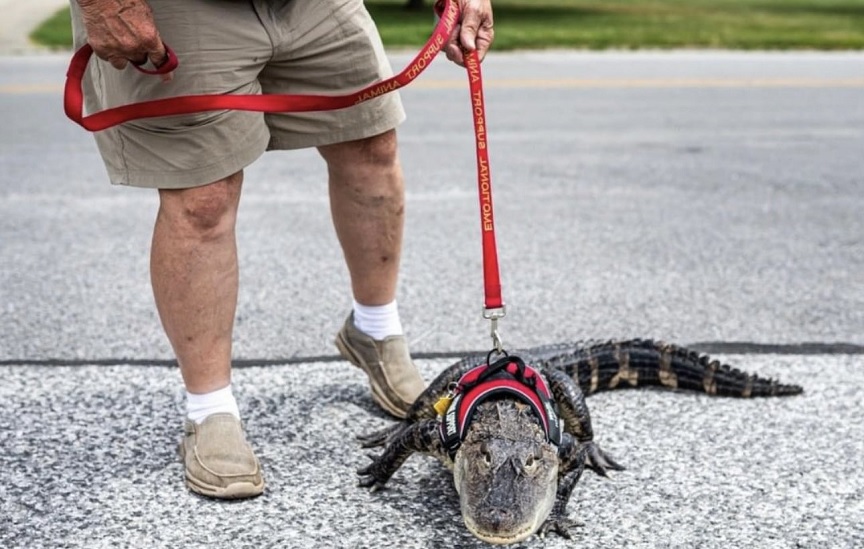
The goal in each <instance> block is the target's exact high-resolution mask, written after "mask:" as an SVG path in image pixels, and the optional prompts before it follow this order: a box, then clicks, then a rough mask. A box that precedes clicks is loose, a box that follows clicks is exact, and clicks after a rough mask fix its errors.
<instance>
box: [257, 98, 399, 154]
mask: <svg viewBox="0 0 864 549" xmlns="http://www.w3.org/2000/svg"><path fill="white" fill-rule="evenodd" d="M405 118H406V117H405V112H404V111H403V110H402V108H401V107H400V108H398V109H394V112H393V113H392V114H390V115H389V116H386V117H381V118H379V119H378V120H377V121H376V123H374V124H366V125H363V126H356V127H353V128H346V129H343V130H339V131H335V132H328V133H321V134H296V133H295V134H289V133H287V132H286V134H284V135H279V136H271V138H270V143H269V145H268V146H267V150H268V151H287V150H296V149H307V148H310V147H323V146H325V145H334V144H336V143H346V142H348V141H356V140H358V139H366V138H369V137H375V136H376V135H381V134H382V133H385V132H387V131H390V130H393V129H395V128H397V127H398V126H399V125H400V124H402V122H404V121H405ZM273 131H274V129H273V128H271V133H272V132H273Z"/></svg>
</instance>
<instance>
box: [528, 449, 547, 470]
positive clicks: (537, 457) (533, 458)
mask: <svg viewBox="0 0 864 549" xmlns="http://www.w3.org/2000/svg"><path fill="white" fill-rule="evenodd" d="M542 459H543V454H542V453H540V452H539V451H537V452H534V453H533V454H531V455H530V456H528V457H527V458H525V469H533V468H534V466H536V465H538V464H539V462H540V461H541V460H542Z"/></svg>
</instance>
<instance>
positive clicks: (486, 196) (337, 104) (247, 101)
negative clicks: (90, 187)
mask: <svg viewBox="0 0 864 549" xmlns="http://www.w3.org/2000/svg"><path fill="white" fill-rule="evenodd" d="M435 11H436V12H437V13H438V16H439V18H440V19H439V21H438V24H437V25H436V26H435V30H434V32H433V33H432V36H431V37H430V38H429V40H428V41H427V42H426V44H425V45H424V46H423V48H422V49H421V50H420V53H418V54H417V56H416V57H415V58H414V60H413V61H412V62H411V63H410V64H409V65H408V66H407V67H406V68H405V69H404V70H403V71H402V72H400V73H399V74H397V75H395V76H393V77H392V78H388V79H386V80H382V81H381V82H377V83H375V84H372V85H370V86H367V87H366V88H363V89H362V90H359V91H356V92H353V93H349V94H347V95H338V96H332V95H289V94H270V95H184V96H179V97H169V98H165V99H157V100H153V101H143V102H141V103H135V104H131V105H123V106H120V107H114V108H110V109H106V110H103V111H100V112H97V113H94V114H91V115H89V116H84V115H83V108H84V93H83V89H82V80H83V78H84V73H85V71H86V70H87V64H88V63H89V62H90V58H91V57H92V55H93V49H92V48H91V47H90V45H89V44H85V45H84V46H83V47H82V48H81V49H79V50H78V51H77V52H75V55H74V56H73V57H72V61H71V63H70V64H69V70H68V71H67V73H66V87H65V92H64V98H63V105H64V109H65V111H66V116H68V117H69V118H70V119H72V121H74V122H76V123H77V124H79V125H80V126H82V127H83V128H84V129H86V130H89V131H91V132H96V131H100V130H104V129H107V128H110V127H112V126H116V125H118V124H122V123H124V122H129V121H131V120H138V119H141V118H151V117H157V116H171V115H178V114H190V113H196V112H203V111H213V110H243V111H255V112H307V111H325V110H335V109H343V108H345V107H350V106H352V105H356V104H358V103H362V102H364V101H368V100H370V99H373V98H375V97H378V96H380V95H383V94H385V93H389V92H391V91H394V90H398V89H399V88H402V87H404V86H406V85H408V84H410V83H411V82H413V81H414V79H416V78H417V77H418V76H419V75H420V73H422V72H423V71H424V70H425V69H426V67H428V66H429V65H430V64H431V63H432V60H433V59H435V56H436V55H437V54H438V53H439V52H440V51H441V48H442V47H443V46H444V44H445V43H446V42H447V40H448V38H449V37H450V35H451V34H452V32H453V29H454V28H455V27H456V24H457V22H458V20H459V6H458V5H457V4H456V3H455V1H454V0H438V2H436V4H435ZM166 52H167V55H168V58H167V60H166V62H165V63H164V64H163V65H162V66H160V67H158V68H157V69H156V70H145V69H141V68H140V67H136V68H138V69H139V70H140V71H141V72H144V73H146V74H164V73H166V72H171V71H173V70H174V69H176V68H177V67H178V66H179V60H178V59H177V56H176V55H175V54H174V52H173V51H172V50H171V49H170V48H168V47H167V45H166ZM465 66H466V67H467V71H468V80H469V83H470V91H471V107H472V113H473V117H474V136H475V139H476V145H477V182H478V191H479V195H480V220H481V229H482V235H483V282H484V287H485V310H484V313H483V316H484V317H485V318H488V319H490V320H491V321H492V341H493V344H494V346H495V350H497V351H498V352H503V347H502V345H501V340H500V338H499V336H498V319H500V318H502V317H503V316H504V312H505V311H504V301H503V299H502V298H501V282H500V279H499V272H498V252H497V249H496V244H495V224H494V218H493V214H492V180H491V176H490V171H489V151H488V147H487V141H486V112H485V111H486V106H485V102H484V99H483V77H482V74H481V72H480V59H479V56H478V54H477V52H476V51H471V52H467V53H466V54H465Z"/></svg>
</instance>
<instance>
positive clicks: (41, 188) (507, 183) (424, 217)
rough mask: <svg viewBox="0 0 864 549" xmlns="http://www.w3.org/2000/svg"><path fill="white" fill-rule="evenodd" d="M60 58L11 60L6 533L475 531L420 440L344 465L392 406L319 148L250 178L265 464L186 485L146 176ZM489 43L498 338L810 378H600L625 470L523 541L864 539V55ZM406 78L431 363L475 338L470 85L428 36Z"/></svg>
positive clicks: (417, 297) (3, 216)
mask: <svg viewBox="0 0 864 549" xmlns="http://www.w3.org/2000/svg"><path fill="white" fill-rule="evenodd" d="M67 60H68V54H56V55H44V56H35V57H0V376H2V382H0V546H2V547H28V548H29V547H116V546H128V547H145V546H146V547H177V546H186V547H198V546H201V547H203V546H220V545H221V546H231V547H275V546H279V547H330V546H332V547H372V546H384V547H390V546H397V545H398V546H404V547H433V546H434V547H438V546H440V545H442V544H444V545H449V546H453V547H480V546H482V544H480V543H479V542H475V541H474V540H473V538H471V537H470V536H469V535H468V534H467V533H466V531H465V529H464V527H463V526H462V525H461V524H460V523H459V516H458V509H457V506H456V503H455V493H454V490H453V488H452V482H451V481H450V479H449V478H448V476H447V473H446V471H444V470H443V469H442V468H441V467H440V466H438V465H437V464H436V463H434V462H433V461H431V460H428V459H425V458H420V457H417V458H413V459H411V460H409V462H408V463H407V464H406V466H405V467H404V468H403V469H402V470H400V472H399V473H398V474H397V475H396V477H395V478H394V479H393V482H392V486H391V488H390V489H389V490H387V491H384V492H381V493H376V494H368V493H367V492H366V491H364V490H361V489H360V488H357V487H356V485H355V480H354V473H353V471H354V470H355V469H356V468H357V467H358V466H360V465H361V464H363V463H364V462H365V459H366V458H365V457H364V455H363V452H362V451H361V450H360V449H359V448H358V447H357V445H356V444H355V443H354V442H353V440H352V439H353V436H354V435H355V434H356V433H358V432H363V431H366V430H369V429H373V428H376V427H378V426H381V425H384V424H386V423H387V422H388V421H389V420H388V419H386V418H385V417H384V416H383V415H381V414H380V413H379V412H377V411H376V409H375V408H374V406H373V404H372V402H371V399H370V398H369V396H368V394H367V389H366V386H365V383H364V379H363V377H362V374H361V373H360V372H359V371H358V370H356V369H354V368H352V367H350V366H348V365H347V364H346V363H345V362H343V361H340V360H338V359H337V358H336V356H335V349H334V348H333V345H332V337H333V335H334V334H335V332H336V331H337V330H338V328H339V326H340V324H341V322H342V320H343V319H344V316H345V314H346V313H347V312H348V307H349V306H350V295H349V294H348V279H347V273H346V270H345V268H344V266H343V263H342V260H341V252H340V251H339V248H338V244H337V242H336V239H335V234H334V232H333V229H332V227H331V224H330V220H329V209H328V205H327V193H326V173H325V169H324V166H323V164H322V162H321V161H320V159H319V158H318V157H317V155H316V153H314V152H313V151H300V152H293V153H270V154H267V155H265V156H264V157H263V158H262V159H260V160H259V161H258V162H257V163H256V164H255V165H254V166H252V167H251V168H250V169H249V170H248V172H247V177H246V181H247V182H246V184H245V187H244V191H243V192H244V196H243V199H242V203H241V212H240V222H239V228H238V243H239V246H240V261H241V284H242V288H241V293H240V304H239V308H238V319H237V327H236V333H235V351H236V352H235V355H236V357H237V364H238V369H237V371H236V375H235V381H236V383H235V385H236V391H237V394H238V396H239V400H240V406H241V410H242V411H243V414H244V418H245V420H246V423H247V427H248V431H249V435H250V438H251V439H252V441H253V444H254V445H255V446H256V448H257V449H258V451H259V453H260V456H261V459H262V462H263V465H264V467H265V474H266V480H267V481H268V489H267V491H266V493H265V495H264V496H263V497H261V498H258V499H256V500H254V501H250V502H241V503H214V502H211V501H207V500H204V499H201V498H198V497H196V496H193V495H191V494H189V493H187V492H186V491H185V489H184V488H183V486H182V483H181V476H182V469H181V466H180V463H179V460H178V458H177V456H176V442H177V440H178V439H179V432H180V426H181V415H182V399H181V387H180V379H179V375H178V373H177V370H176V369H175V368H173V367H172V366H170V361H171V354H170V349H169V346H168V344H167V342H166V340H165V338H164V335H163V334H162V332H161V329H160V327H159V324H158V319H157V317H156V314H155V311H154V308H153V304H152V297H151V292H150V288H149V282H148V267H147V263H148V252H149V238H150V231H151V228H152V222H153V216H154V213H155V208H156V205H157V204H156V197H155V193H153V192H150V191H142V190H136V189H126V188H115V187H112V186H110V185H109V184H108V182H107V180H106V177H105V175H104V171H103V168H102V164H101V161H100V160H99V158H98V154H97V152H96V149H95V146H94V144H93V142H92V138H91V137H90V136H89V135H87V133H86V132H85V131H84V130H81V129H80V128H77V127H75V126H74V125H73V124H71V123H70V122H68V121H67V120H66V119H65V118H64V117H63V114H62V107H61V94H62V83H63V76H64V74H65V65H66V62H67ZM406 61H407V55H402V54H396V55H394V61H393V64H394V65H395V66H397V67H398V66H401V65H404V63H405V62H406ZM484 70H485V76H486V78H487V80H488V89H487V103H488V105H487V109H488V113H487V114H488V122H489V139H490V151H491V156H492V159H491V162H492V177H493V192H494V199H495V208H496V210H495V213H496V224H497V229H498V244H499V248H500V261H501V271H502V279H503V280H502V281H503V284H504V297H505V300H506V301H507V304H508V316H507V318H505V319H504V320H503V322H502V335H503V337H504V340H505V343H506V344H507V345H508V346H510V347H520V346H530V345H536V344H542V343H552V342H558V341H567V340H576V339H584V338H610V337H653V338H658V339H664V340H667V341H673V342H676V343H680V344H687V345H693V346H695V347H697V348H701V349H712V350H713V351H714V352H716V353H719V355H720V356H721V358H723V359H724V360H727V361H728V362H730V363H733V364H734V365H735V366H737V367H740V368H743V369H745V370H748V371H752V372H757V373H760V374H764V375H771V376H774V377H779V378H780V379H781V380H783V381H785V382H790V383H797V384H800V385H802V386H803V387H804V388H805V394H804V395H803V396H800V397H793V398H786V399H775V400H770V399H766V400H754V401H742V400H730V399H712V398H708V397H705V396H694V395H682V394H671V393H663V392H658V391H630V392H618V393H610V394H603V395H598V396H596V397H592V398H591V400H590V401H589V405H590V406H591V409H592V417H593V419H594V422H595V432H596V433H597V437H598V440H599V441H600V443H601V444H602V445H603V446H604V447H605V448H606V449H607V450H608V451H609V452H610V453H611V454H612V455H613V456H615V457H616V458H618V459H620V461H621V462H622V463H623V464H624V465H625V466H627V467H628V470H627V471H625V472H622V473H619V474H616V475H615V476H614V480H613V481H611V482H610V481H606V480H601V479H597V478H594V477H593V476H590V475H586V477H585V478H584V479H583V481H582V482H581V483H580V485H579V486H578V487H577V490H576V493H575V495H574V497H573V501H572V503H571V512H572V513H573V514H574V515H575V516H578V517H579V518H580V519H581V520H583V521H584V522H585V525H584V526H583V527H582V528H581V529H580V530H579V531H578V532H577V536H576V540H575V542H565V541H563V540H560V539H557V538H550V539H546V540H539V539H532V540H529V542H527V543H526V544H525V546H526V547H572V546H580V547H708V548H713V547H717V548H719V547H738V546H754V547H861V546H864V526H862V524H864V504H862V502H864V474H862V473H861V469H862V466H864V458H862V455H864V417H862V414H861V411H860V410H861V409H860V405H861V401H862V382H864V370H862V368H861V367H862V366H864V359H862V356H864V275H862V273H864V215H862V211H864V160H862V154H861V153H862V151H864V77H862V75H864V54H861V53H834V54H824V53H815V52H808V53H800V54H774V53H751V54H739V53H728V52H671V53H659V52H658V53H629V52H611V53H577V52H545V53H514V54H507V55H493V56H491V57H490V58H489V59H488V61H487V62H486V63H485V64H484ZM403 99H404V101H405V104H406V108H407V110H408V113H409V120H408V121H407V122H406V123H405V125H404V126H403V127H402V128H401V131H400V144H401V156H402V163H403V167H404V170H405V173H406V180H407V188H408V191H407V196H408V204H407V218H406V219H407V227H406V242H405V254H404V257H403V262H402V267H403V268H402V273H403V274H402V279H401V286H400V291H399V303H400V309H401V311H402V317H403V322H404V325H405V328H406V331H407V334H408V337H409V340H410V342H411V345H412V349H413V350H414V352H415V353H416V354H417V356H419V357H420V359H419V360H418V363H419V364H420V366H421V368H422V370H423V373H424V375H425V376H426V377H427V378H430V377H432V376H433V375H434V374H435V373H436V372H438V371H440V369H441V368H443V367H444V366H445V365H446V364H447V363H449V361H451V360H453V359H454V357H456V356H458V355H459V354H461V353H462V352H464V351H468V350H477V349H482V348H484V347H486V346H488V335H487V326H486V324H485V323H484V322H483V321H482V320H481V318H480V311H481V305H482V278H481V270H480V264H481V256H480V239H479V232H480V231H479V220H478V217H479V214H478V211H477V199H476V192H477V191H476V182H475V179H474V177H475V175H474V173H475V172H474V170H475V168H474V165H473V162H474V158H473V151H472V145H473V143H472V136H471V119H470V105H469V101H468V94H467V90H466V87H465V84H464V75H463V74H462V72H461V70H460V69H458V68H457V67H454V66H451V65H449V64H448V63H446V61H445V60H444V59H441V60H438V61H437V62H436V63H435V64H433V66H432V67H431V69H430V70H429V72H428V73H427V74H425V75H424V76H423V77H421V79H420V81H419V82H418V83H417V84H416V85H414V86H412V87H411V88H408V89H407V90H405V91H404V92H403Z"/></svg>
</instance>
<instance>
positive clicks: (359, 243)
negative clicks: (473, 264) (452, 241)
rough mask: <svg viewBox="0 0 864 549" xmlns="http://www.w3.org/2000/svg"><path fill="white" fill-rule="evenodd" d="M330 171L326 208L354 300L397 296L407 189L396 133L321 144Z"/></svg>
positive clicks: (379, 300)
mask: <svg viewBox="0 0 864 549" xmlns="http://www.w3.org/2000/svg"><path fill="white" fill-rule="evenodd" d="M319 151H320V153H321V155H322V156H323V157H324V159H325V160H326V161H327V167H328V172H329V175H330V210H331V212H332V215H333V224H334V225H335V227H336V234H337V235H338V237H339V242H340V243H341V245H342V250H343V252H344V254H345V262H346V263H347V264H348V271H349V272H350V274H351V286H352V290H353V292H354V299H356V300H357V301H358V302H359V303H362V304H363V305H384V304H387V303H389V302H391V301H393V299H395V297H396V283H397V277H398V274H399V257H400V252H401V249H402V227H403V221H404V213H405V189H404V183H403V180H402V169H401V167H400V166H399V161H398V158H397V156H396V132H395V130H391V131H388V132H386V133H383V134H381V135H378V136H375V137H370V138H368V139H361V140H358V141H349V142H347V143H340V144H337V145H328V146H325V147H320V148H319Z"/></svg>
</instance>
